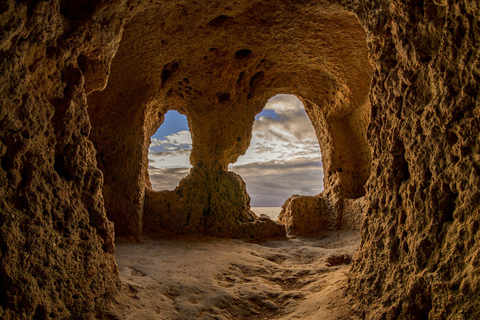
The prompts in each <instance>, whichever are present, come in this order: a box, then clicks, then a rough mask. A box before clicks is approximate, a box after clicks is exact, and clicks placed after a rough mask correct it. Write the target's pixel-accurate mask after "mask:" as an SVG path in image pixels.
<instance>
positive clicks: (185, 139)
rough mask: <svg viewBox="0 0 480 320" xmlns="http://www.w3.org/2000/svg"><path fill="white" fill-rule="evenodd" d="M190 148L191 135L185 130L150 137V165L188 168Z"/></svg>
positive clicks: (154, 166) (153, 166) (152, 166)
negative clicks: (162, 137) (159, 137)
mask: <svg viewBox="0 0 480 320" xmlns="http://www.w3.org/2000/svg"><path fill="white" fill-rule="evenodd" d="M191 150H192V137H191V135H190V131H187V130H183V131H179V132H176V133H173V134H170V135H168V136H165V138H164V139H156V138H152V139H151V143H150V147H149V149H148V159H149V162H150V167H151V168H188V167H190V160H189V159H190V152H191ZM149 171H150V168H149Z"/></svg>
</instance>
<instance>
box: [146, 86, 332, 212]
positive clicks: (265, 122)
mask: <svg viewBox="0 0 480 320" xmlns="http://www.w3.org/2000/svg"><path fill="white" fill-rule="evenodd" d="M191 148H192V140H191V135H190V132H189V131H188V130H182V131H179V132H176V133H172V134H170V135H168V136H165V138H164V139H155V138H152V143H151V145H150V148H149V161H150V167H149V172H150V181H151V182H152V187H153V188H154V190H173V189H174V188H175V187H176V186H177V185H178V182H179V181H180V180H181V179H182V178H184V177H185V176H186V175H187V174H188V172H189V170H190V169H189V168H191V165H190V161H189V157H190V150H191ZM229 168H230V170H231V171H235V172H236V173H238V174H240V175H241V176H242V178H243V179H244V181H245V182H246V184H247V191H248V193H249V194H250V197H251V198H252V206H254V207H255V206H281V205H282V204H283V202H284V201H285V200H286V199H287V198H288V197H290V196H291V195H293V194H302V195H315V194H318V193H320V192H321V191H322V190H323V168H322V164H321V154H320V148H319V146H318V141H317V137H316V135H315V132H314V129H313V127H312V125H311V123H310V120H309V119H308V116H307V115H306V113H305V109H304V107H303V105H302V103H301V102H300V100H298V99H297V98H296V97H295V96H292V95H277V96H275V97H273V98H272V99H270V100H269V102H268V103H267V105H266V106H265V109H264V111H263V112H261V113H260V114H259V115H257V117H256V121H255V123H254V126H253V132H252V140H251V142H250V148H248V150H247V152H246V153H245V155H243V156H241V157H239V159H238V161H237V162H236V163H235V164H231V165H230V166H229Z"/></svg>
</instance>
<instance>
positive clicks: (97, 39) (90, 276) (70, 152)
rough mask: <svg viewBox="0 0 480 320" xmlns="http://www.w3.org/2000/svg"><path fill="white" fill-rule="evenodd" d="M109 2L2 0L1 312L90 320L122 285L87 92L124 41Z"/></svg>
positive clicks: (116, 8)
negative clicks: (105, 205) (107, 214)
mask: <svg viewBox="0 0 480 320" xmlns="http://www.w3.org/2000/svg"><path fill="white" fill-rule="evenodd" d="M77 4H78V5H79V6H76V5H77ZM89 4H90V5H89ZM111 4H112V6H113V9H112V7H109V6H97V5H95V4H94V3H90V2H89V3H86V2H84V3H73V2H72V1H27V2H25V1H13V0H11V1H10V0H5V1H2V2H1V3H0V30H1V31H0V157H1V166H0V288H1V289H0V318H2V319H32V318H34V319H59V318H65V319H67V318H68V319H78V318H89V317H91V316H92V314H93V313H94V309H95V308H98V307H101V306H102V304H103V301H104V299H105V298H106V297H108V296H109V295H111V294H112V293H113V292H114V291H115V290H116V289H117V288H118V286H119V279H118V275H117V270H116V264H115V260H114V244H113V237H114V232H113V225H112V223H111V222H109V221H108V220H107V218H106V216H105V210H104V205H103V197H102V184H103V178H102V173H101V172H100V170H98V169H97V167H96V160H95V150H94V148H93V144H92V143H91V142H90V141H89V139H88V136H89V134H90V121H89V118H88V114H87V103H86V95H85V90H90V91H91V90H94V89H99V88H102V87H103V86H104V84H105V83H106V77H107V75H108V72H109V71H108V70H109V66H110V62H111V59H112V58H113V55H114V53H115V50H116V48H117V46H118V42H119V40H120V34H121V26H122V22H121V19H120V16H121V15H122V11H125V9H126V8H124V7H123V6H122V5H121V4H120V2H115V3H113V2H112V3H111ZM99 22H101V23H99ZM93 66H94V67H93ZM82 68H84V70H82ZM92 70H95V72H92Z"/></svg>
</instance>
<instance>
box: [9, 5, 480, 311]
mask: <svg viewBox="0 0 480 320" xmlns="http://www.w3.org/2000/svg"><path fill="white" fill-rule="evenodd" d="M139 3H140V4H141V5H137V4H139ZM339 3H342V4H346V5H347V7H342V6H340V5H339ZM129 12H130V13H129ZM353 12H355V13H356V14H357V17H358V20H359V21H360V23H361V24H362V26H363V28H364V29H363V28H362V27H360V26H359V24H358V21H357V18H356V17H355V16H354V15H353ZM479 12H480V8H479V4H478V1H476V0H451V1H450V0H449V1H446V0H423V1H422V0H403V1H400V0H358V1H357V0H352V1H348V0H345V1H342V0H339V1H333V0H332V1H314V0H312V1H288V0H282V1H236V2H233V1H232V2H229V1H226V2H221V3H220V2H215V1H214V2H209V3H208V4H206V3H203V2H202V3H197V2H193V1H192V2H190V1H189V2H184V1H168V2H167V1H156V2H155V3H151V2H148V1H138V2H137V3H133V2H129V1H108V4H106V2H95V1H63V0H62V1H59V0H57V1H55V0H54V1H13V0H5V1H2V2H1V3H0V23H1V25H0V26H1V28H0V30H1V33H0V68H1V73H0V75H1V76H0V101H1V108H0V124H1V125H0V157H1V166H0V194H1V199H0V218H1V219H0V257H1V260H0V287H1V288H2V290H1V291H0V317H2V318H4V319H31V318H37V319H48V318H88V317H92V313H93V309H94V308H95V307H96V306H97V307H99V306H101V305H102V303H103V302H102V301H103V299H104V297H106V296H108V295H109V294H110V293H112V292H114V291H115V290H116V288H117V287H118V275H117V272H116V267H115V262H114V259H113V253H112V251H113V242H112V239H113V230H112V225H111V223H110V222H109V221H108V220H107V219H106V216H105V211H104V207H103V198H102V193H103V195H104V196H105V201H106V206H107V209H108V214H109V217H110V218H111V219H112V220H114V221H115V222H116V226H115V227H116V228H117V230H118V231H119V233H120V234H122V235H126V236H139V235H140V234H141V233H142V232H143V226H142V224H143V222H144V216H143V212H144V207H145V208H147V207H152V208H153V209H152V211H149V212H150V213H151V214H150V215H147V216H145V219H150V220H148V221H153V220H154V219H155V212H157V211H156V210H157V209H159V208H160V206H161V205H163V204H162V203H164V202H162V201H158V203H159V205H158V206H157V205H156V203H155V202H154V201H157V200H156V199H157V197H160V198H161V196H160V195H158V194H155V193H153V192H152V191H151V190H149V189H148V179H147V173H146V169H147V148H148V145H149V137H150V136H151V135H152V134H153V133H154V131H155V130H156V128H158V126H159V125H160V124H161V123H162V121H163V116H164V114H165V113H166V111H167V110H171V109H175V110H178V111H180V112H182V113H184V114H185V115H186V116H187V117H188V119H189V124H190V128H191V131H192V134H193V143H194V150H193V152H192V157H191V162H192V164H193V165H194V170H193V171H192V176H190V177H187V178H186V181H185V182H184V184H183V185H184V186H185V188H186V190H188V188H190V187H193V185H191V184H190V183H195V181H201V179H199V180H197V178H196V177H195V174H197V173H196V172H200V173H202V174H208V176H211V177H219V178H220V177H224V176H227V175H228V176H230V175H229V174H228V173H227V171H226V168H227V165H228V164H229V163H231V162H233V161H235V159H236V158H237V157H238V156H239V155H240V154H242V153H243V152H245V150H246V148H247V147H248V144H249V140H250V135H251V128H252V125H253V121H254V117H255V115H256V114H257V113H258V112H260V111H261V109H262V108H263V106H264V105H265V102H266V101H267V99H268V98H270V97H271V96H273V95H275V94H277V93H290V94H295V95H297V96H298V97H299V98H301V100H302V101H303V102H304V104H305V106H306V111H307V113H308V115H309V117H310V119H311V121H312V124H313V125H314V128H315V130H316V133H317V136H318V138H319V143H320V147H321V149H322V154H323V163H324V168H325V186H326V189H327V190H326V191H327V192H328V193H329V194H332V195H334V197H337V198H338V199H340V198H342V197H343V201H342V202H339V203H342V208H343V212H345V208H346V207H349V206H355V207H359V206H361V205H360V200H359V199H361V197H362V196H363V195H364V194H365V192H366V194H365V198H364V199H365V200H363V201H366V203H367V209H366V216H365V219H364V221H363V224H362V238H363V240H362V245H361V248H360V250H359V252H358V254H357V255H356V257H355V259H354V262H353V270H352V272H351V274H350V286H349V292H350V293H352V294H353V295H354V297H355V300H356V301H357V310H358V314H359V316H360V317H361V318H365V319H477V318H480V307H479V303H478V294H477V293H478V289H479V286H480V285H479V274H480V269H479V266H480V261H479V259H480V231H479V225H480V221H479V220H480V209H479V207H478V203H479V199H480V188H479V185H480V158H479V154H480V150H479V148H480V140H479V137H480V135H479V126H480V119H479V114H480V110H479V107H480V106H479V101H480V98H479V96H478V93H479V86H480V80H479V79H480V69H479V59H480V58H479V45H478V43H479V41H480V38H479V37H480V23H479ZM136 13H138V14H136ZM130 18H132V19H131V20H129V19H130ZM129 21H130V22H129ZM124 24H126V29H125V31H123V25H124ZM364 30H365V31H366V33H367V37H366V42H365V34H364ZM120 40H121V41H122V42H121V44H119V43H120ZM367 47H368V50H369V53H370V61H371V63H372V65H373V67H374V73H373V77H372V82H371V86H370V85H369V84H370V78H371V68H370V66H369V64H368V62H367V60H366V56H367V49H366V48H367ZM117 48H118V52H116V51H117ZM115 54H117V55H116V56H115ZM114 56H115V58H113V57H114ZM112 59H114V60H112ZM110 66H111V68H110ZM109 72H111V73H110V77H109V79H108V84H107V77H108V76H109ZM105 84H107V86H106V88H105V90H104V91H102V92H97V91H95V90H99V89H102V88H104V87H105ZM369 90H370V100H369V101H367V100H366V96H367V93H368V91H369ZM87 93H90V95H89V97H88V108H87V98H86V94H87ZM370 106H371V107H370ZM87 109H88V112H89V115H87ZM89 117H90V121H89ZM370 120H371V123H370V124H369V122H370ZM90 125H92V126H93V127H92V131H91V136H90V137H91V140H92V141H93V142H94V144H95V146H96V148H97V151H98V152H97V155H96V158H97V160H98V163H97V164H96V161H95V149H94V147H93V146H92V143H91V142H90V140H89V139H88V137H89V131H90ZM367 126H368V144H367V142H366V141H367V139H366V137H365V132H366V130H365V128H366V127H367ZM117 137H118V139H117ZM370 148H372V154H371V158H370V152H369V151H370ZM370 159H371V160H370ZM97 165H98V167H99V168H100V169H101V170H102V171H103V172H104V177H105V185H104V187H103V189H102V174H101V172H100V171H99V170H98V169H97ZM371 165H372V170H371V172H372V174H371V176H370V178H369V179H368V176H369V175H370V167H371ZM230 177H232V176H230ZM367 179H368V183H367V185H366V188H365V189H364V183H365V181H366V180H367ZM190 181H191V182H190ZM229 181H230V182H231V183H235V186H234V187H232V189H231V190H229V191H228V192H227V193H226V194H227V195H228V196H227V197H226V198H222V197H213V195H218V194H216V191H215V190H216V189H215V186H217V185H216V183H214V182H213V181H212V183H211V184H210V183H209V184H204V189H206V190H207V191H205V192H202V193H201V197H200V198H201V199H200V200H201V201H202V203H203V204H205V200H204V198H203V197H205V195H212V198H210V199H208V196H207V199H208V200H207V202H206V205H205V206H204V207H203V208H214V211H210V213H211V214H213V215H212V216H215V215H217V214H218V215H220V214H221V212H220V210H223V209H224V208H225V204H226V203H227V202H228V201H231V202H232V203H234V204H235V206H233V207H232V208H229V212H232V214H231V216H230V217H228V218H225V219H223V220H221V221H222V223H224V222H225V223H227V224H228V221H234V219H230V218H235V219H237V218H238V222H235V223H236V225H235V226H236V227H238V228H237V230H241V229H240V228H241V227H240V226H241V225H242V224H245V223H247V224H249V223H250V222H251V223H250V224H249V228H250V227H251V228H252V230H254V229H255V228H257V229H262V228H263V227H260V228H258V227H257V225H260V226H261V223H260V222H261V219H260V220H259V219H254V220H253V221H252V220H250V219H251V214H250V211H249V209H248V199H247V198H246V194H245V193H243V189H242V188H243V185H242V182H241V180H239V179H237V180H235V179H231V180H229ZM235 181H236V182H235ZM179 190H181V189H179ZM202 190H203V189H202ZM174 192H175V191H174ZM330 192H331V193H330ZM145 193H147V197H146V198H145ZM325 195H326V194H325ZM237 196H238V197H239V198H234V197H237ZM169 197H171V198H172V199H173V200H172V201H173V202H172V203H174V206H173V208H174V209H175V210H176V211H175V212H177V213H178V215H179V217H180V218H183V217H184V215H183V214H184V213H185V212H186V210H185V209H186V208H188V206H190V204H187V201H188V199H189V198H190V197H194V193H192V194H186V193H181V192H180V193H175V194H173V196H169ZM232 197H233V198H232ZM145 199H147V200H146V201H147V202H145ZM167 199H169V198H168V197H167ZM212 199H213V200H212ZM232 200H235V201H232ZM312 200H315V201H316V199H314V198H312ZM329 200H332V199H329ZM315 201H314V202H315ZM357 201H358V202H357ZM215 210H217V211H215ZM203 212H208V210H207V211H202V215H200V214H196V215H195V219H197V220H196V221H199V223H197V224H195V225H193V224H192V225H191V228H192V229H193V230H200V229H201V224H202V223H204V221H206V220H205V219H203V218H202V217H206V216H207V215H204V214H203ZM160 213H161V214H165V212H164V211H163V210H162V211H160ZM167 213H172V212H171V211H168V212H167ZM218 215H217V216H218ZM306 217H307V218H308V219H309V218H311V216H309V215H306ZM202 219H203V220H202ZM342 219H343V217H342ZM145 221H147V220H145ZM179 221H180V220H175V221H174V223H172V226H173V227H172V228H173V229H174V228H178V222H179ZM342 221H346V220H344V219H343V220H342ZM167 222H168V221H167ZM161 223H165V221H162V222H161ZM152 224H153V223H152ZM209 228H210V226H209ZM228 228H229V227H228ZM246 229H248V228H246ZM255 232H257V231H251V233H252V234H254V233H255Z"/></svg>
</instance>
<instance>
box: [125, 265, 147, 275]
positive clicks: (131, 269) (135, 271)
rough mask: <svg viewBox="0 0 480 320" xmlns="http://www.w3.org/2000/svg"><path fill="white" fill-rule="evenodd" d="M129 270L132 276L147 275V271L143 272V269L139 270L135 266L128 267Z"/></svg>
mask: <svg viewBox="0 0 480 320" xmlns="http://www.w3.org/2000/svg"><path fill="white" fill-rule="evenodd" d="M127 270H128V271H129V272H130V275H131V276H135V277H145V276H146V274H145V273H143V272H142V271H140V270H137V269H135V268H131V267H127Z"/></svg>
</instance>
